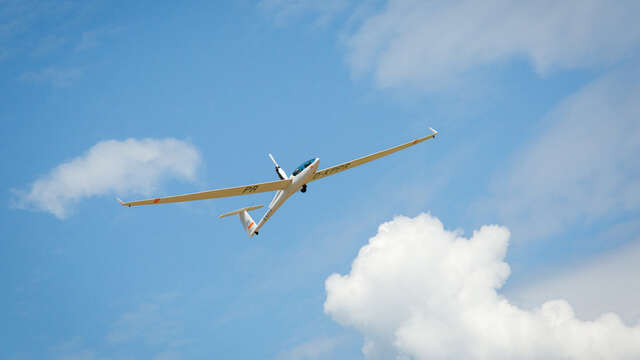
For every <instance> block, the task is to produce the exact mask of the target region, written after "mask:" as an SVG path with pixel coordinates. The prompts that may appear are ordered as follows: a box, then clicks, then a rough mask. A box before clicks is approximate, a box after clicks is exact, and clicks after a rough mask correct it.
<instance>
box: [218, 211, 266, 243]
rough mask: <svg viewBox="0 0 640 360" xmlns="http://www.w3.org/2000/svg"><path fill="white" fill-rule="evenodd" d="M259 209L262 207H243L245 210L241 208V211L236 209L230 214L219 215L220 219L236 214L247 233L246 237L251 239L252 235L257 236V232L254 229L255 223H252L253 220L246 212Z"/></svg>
mask: <svg viewBox="0 0 640 360" xmlns="http://www.w3.org/2000/svg"><path fill="white" fill-rule="evenodd" d="M261 207H262V205H257V206H249V207H245V208H242V209H238V210H235V211H232V212H230V213H226V214H223V215H220V218H223V217H227V216H231V215H235V214H238V217H240V222H241V223H242V227H243V228H244V230H245V231H246V232H247V235H248V236H249V237H252V236H253V235H257V234H258V232H257V231H256V227H257V226H256V223H255V221H253V219H252V218H251V215H249V213H248V211H251V210H255V209H260V208H261Z"/></svg>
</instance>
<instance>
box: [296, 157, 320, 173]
mask: <svg viewBox="0 0 640 360" xmlns="http://www.w3.org/2000/svg"><path fill="white" fill-rule="evenodd" d="M315 160H316V159H315V158H314V159H311V160H307V161H305V162H303V163H302V165H300V166H298V167H297V168H296V169H295V170H294V171H293V174H291V175H293V176H296V175H298V174H300V173H301V172H302V170H304V169H306V168H307V167H308V166H309V165H311V164H313V162H314V161H315Z"/></svg>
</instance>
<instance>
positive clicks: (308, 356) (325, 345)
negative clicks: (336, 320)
mask: <svg viewBox="0 0 640 360" xmlns="http://www.w3.org/2000/svg"><path fill="white" fill-rule="evenodd" d="M341 341H342V339H341V338H339V337H328V336H320V337H317V338H314V339H311V340H309V341H306V342H304V343H302V344H298V345H296V346H294V347H293V348H291V349H289V350H286V351H283V352H282V353H280V355H279V356H278V359H279V360H314V359H324V358H331V356H330V355H331V353H332V352H333V350H334V349H335V348H336V347H337V346H338V345H339V344H340V342H341Z"/></svg>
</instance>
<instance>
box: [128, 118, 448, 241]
mask: <svg viewBox="0 0 640 360" xmlns="http://www.w3.org/2000/svg"><path fill="white" fill-rule="evenodd" d="M429 129H430V130H431V134H429V135H427V136H425V137H421V138H418V139H415V140H412V141H409V142H408V143H405V144H402V145H398V146H394V147H392V148H389V149H387V150H383V151H379V152H377V153H374V154H371V155H367V156H363V157H361V158H358V159H355V160H351V161H348V162H345V163H342V164H338V165H335V166H332V167H329V168H326V169H322V170H318V165H319V164H320V158H313V159H310V160H307V161H305V162H304V163H302V164H301V165H300V166H298V167H297V168H296V169H295V170H294V171H293V173H292V174H291V175H290V176H287V173H286V172H285V171H284V170H282V168H281V167H280V166H279V165H278V163H277V162H276V160H275V159H274V158H273V156H271V154H269V157H270V158H271V161H273V164H274V165H275V166H276V174H277V175H278V177H279V178H280V180H277V181H270V182H264V183H260V184H251V185H245V186H237V187H232V188H226V189H218V190H209V191H203V192H198V193H193V194H184V195H176V196H169V197H161V198H155V199H148V200H139V201H130V202H123V201H122V200H120V199H118V202H120V205H122V206H127V207H132V206H138V205H155V204H167V203H175V202H183V201H194V200H205V199H214V198H222V197H229V196H239V195H249V194H258V193H263V192H268V191H275V192H276V194H275V196H274V197H273V200H271V203H270V204H269V208H268V210H267V212H266V213H265V214H264V216H262V219H260V222H258V223H257V224H256V223H255V222H254V221H253V219H252V218H251V215H249V211H251V210H256V209H259V208H261V207H262V205H258V206H249V207H245V208H242V209H238V210H235V211H232V212H230V213H226V214H223V215H220V218H223V217H227V216H231V215H236V214H237V215H238V216H239V217H240V222H241V223H242V227H243V228H244V229H245V231H246V232H247V235H249V237H251V236H253V235H258V231H259V230H260V229H261V228H262V226H264V224H265V223H266V222H267V221H268V220H269V219H270V218H271V216H273V214H274V213H275V212H276V210H278V209H279V208H280V206H282V204H284V202H285V201H287V199H289V197H291V195H293V194H294V193H296V192H297V191H298V190H300V192H303V193H304V192H306V191H307V184H308V183H310V182H312V181H315V180H318V179H322V178H325V177H327V176H331V175H335V174H337V173H340V172H342V171H345V170H349V169H352V168H354V167H356V166H359V165H362V164H366V163H368V162H370V161H373V160H377V159H379V158H381V157H383V156H387V155H390V154H393V153H394V152H397V151H400V150H404V149H406V148H408V147H410V146H413V145H416V144H419V143H421V142H423V141H427V140H429V139H432V138H434V137H435V136H436V135H437V134H438V132H437V131H435V130H434V129H432V128H429Z"/></svg>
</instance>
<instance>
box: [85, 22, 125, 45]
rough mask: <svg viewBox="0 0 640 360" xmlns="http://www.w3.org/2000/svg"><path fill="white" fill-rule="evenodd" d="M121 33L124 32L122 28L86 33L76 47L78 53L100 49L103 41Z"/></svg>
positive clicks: (107, 28) (95, 30) (102, 29)
mask: <svg viewBox="0 0 640 360" xmlns="http://www.w3.org/2000/svg"><path fill="white" fill-rule="evenodd" d="M120 31H122V28H121V27H119V26H109V27H103V28H99V29H93V30H90V31H85V32H83V33H82V35H81V37H80V41H79V42H78V45H77V46H76V51H83V50H89V49H93V48H95V47H98V46H99V45H100V42H101V41H104V40H105V39H106V38H109V37H111V36H113V35H116V34H117V33H118V32H120Z"/></svg>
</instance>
